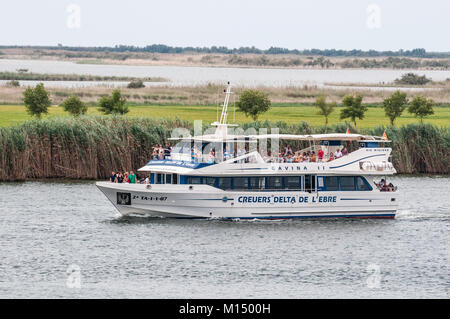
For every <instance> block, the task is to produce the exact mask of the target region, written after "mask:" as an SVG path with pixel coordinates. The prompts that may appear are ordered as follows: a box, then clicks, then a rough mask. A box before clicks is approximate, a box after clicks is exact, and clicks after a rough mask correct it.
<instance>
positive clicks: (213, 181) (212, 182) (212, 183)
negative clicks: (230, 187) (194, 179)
mask: <svg viewBox="0 0 450 319" xmlns="http://www.w3.org/2000/svg"><path fill="white" fill-rule="evenodd" d="M203 181H204V182H205V184H206V185H209V186H214V187H215V186H216V178H215V177H203Z"/></svg>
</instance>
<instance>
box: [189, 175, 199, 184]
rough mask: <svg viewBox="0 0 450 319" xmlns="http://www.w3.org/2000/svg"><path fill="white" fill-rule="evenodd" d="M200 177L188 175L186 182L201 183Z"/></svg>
mask: <svg viewBox="0 0 450 319" xmlns="http://www.w3.org/2000/svg"><path fill="white" fill-rule="evenodd" d="M201 183H202V178H201V177H196V176H190V177H188V184H201Z"/></svg>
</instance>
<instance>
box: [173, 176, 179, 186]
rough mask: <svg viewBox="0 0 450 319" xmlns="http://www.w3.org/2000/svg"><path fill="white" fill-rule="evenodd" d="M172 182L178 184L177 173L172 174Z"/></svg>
mask: <svg viewBox="0 0 450 319" xmlns="http://www.w3.org/2000/svg"><path fill="white" fill-rule="evenodd" d="M172 183H173V184H178V174H173V179H172Z"/></svg>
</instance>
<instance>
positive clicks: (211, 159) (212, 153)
mask: <svg viewBox="0 0 450 319" xmlns="http://www.w3.org/2000/svg"><path fill="white" fill-rule="evenodd" d="M215 160H216V153H215V151H214V149H212V150H211V151H209V155H208V163H209V164H212V163H214V161H215Z"/></svg>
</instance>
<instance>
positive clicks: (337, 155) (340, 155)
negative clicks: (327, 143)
mask: <svg viewBox="0 0 450 319" xmlns="http://www.w3.org/2000/svg"><path fill="white" fill-rule="evenodd" d="M339 157H342V152H341V150H340V149H337V150H336V152H334V158H339Z"/></svg>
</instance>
